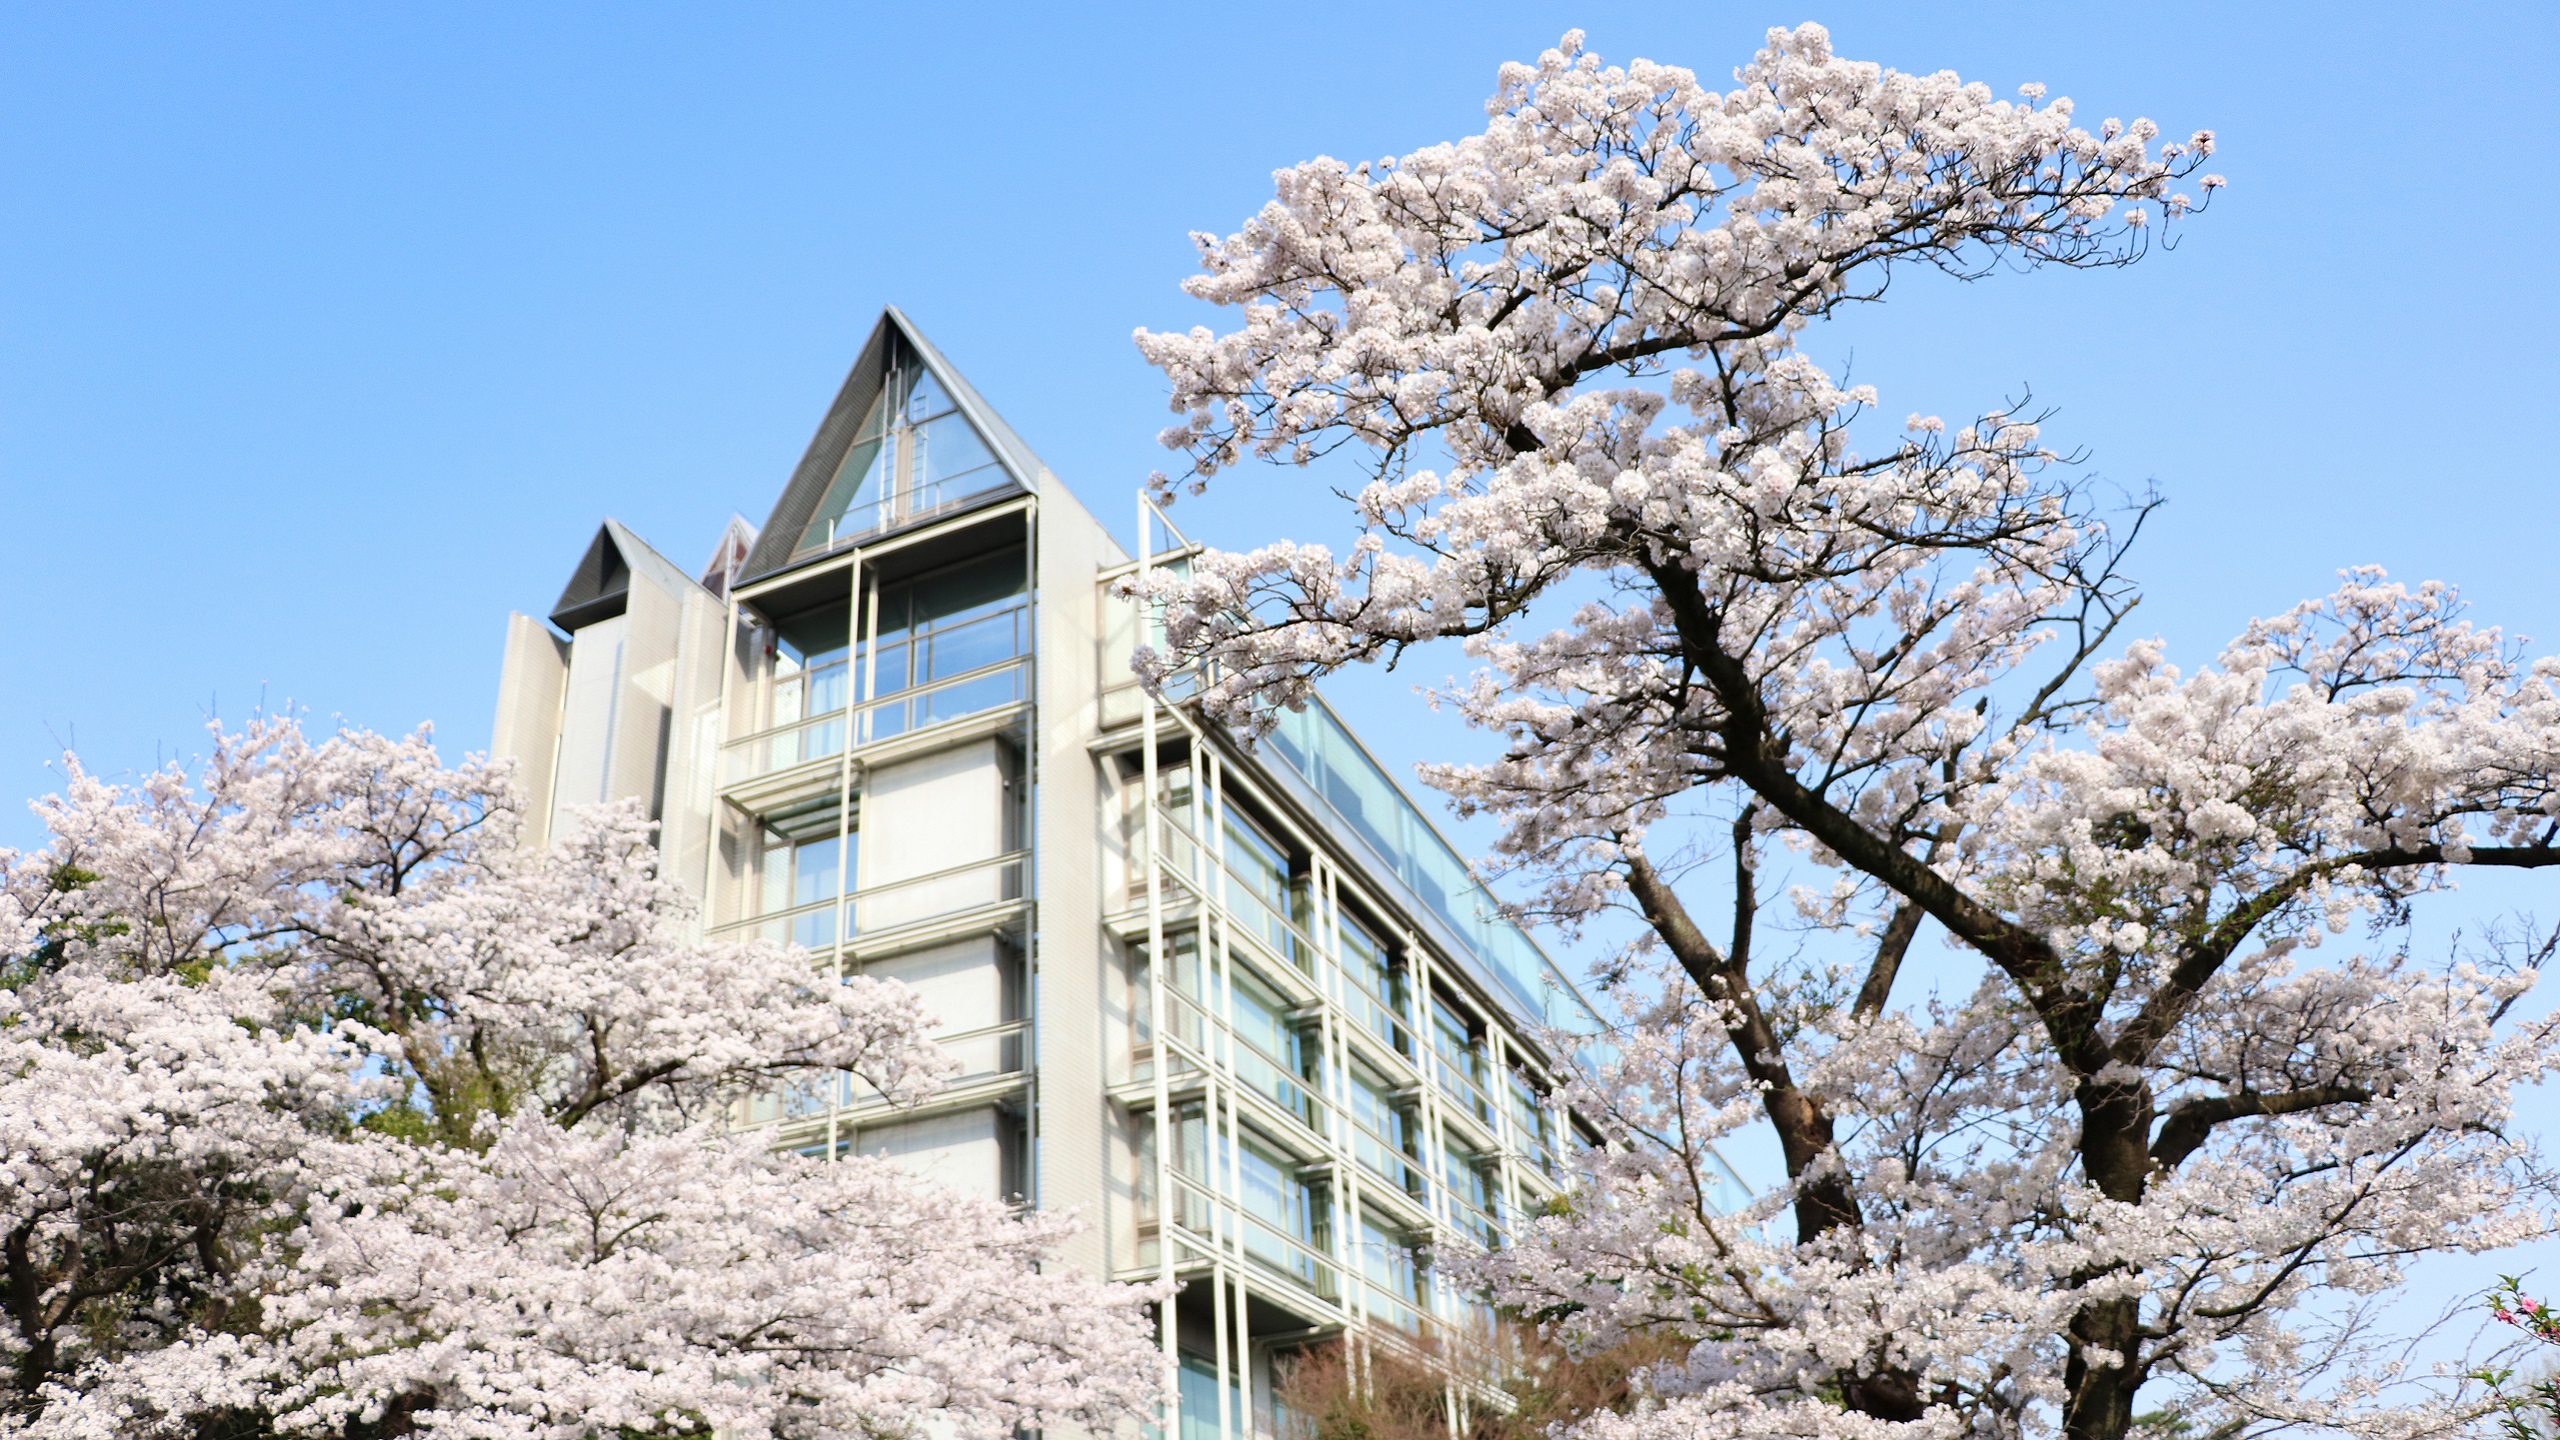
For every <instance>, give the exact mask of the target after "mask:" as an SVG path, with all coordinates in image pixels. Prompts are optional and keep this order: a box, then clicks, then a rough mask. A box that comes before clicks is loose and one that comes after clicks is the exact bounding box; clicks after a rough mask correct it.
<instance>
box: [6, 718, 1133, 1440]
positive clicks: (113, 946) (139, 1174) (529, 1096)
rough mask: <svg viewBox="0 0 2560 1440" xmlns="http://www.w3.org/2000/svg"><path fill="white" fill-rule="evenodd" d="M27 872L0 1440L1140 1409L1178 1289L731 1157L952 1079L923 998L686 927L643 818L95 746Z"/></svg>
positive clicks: (330, 755)
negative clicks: (743, 1113)
mask: <svg viewBox="0 0 2560 1440" xmlns="http://www.w3.org/2000/svg"><path fill="white" fill-rule="evenodd" d="M66 766H67V772H68V773H67V776H66V779H67V782H68V783H67V784H66V786H65V787H64V790H63V793H62V794H61V795H60V796H57V797H55V798H53V799H50V800H47V801H44V802H41V803H40V804H39V805H38V807H37V808H38V811H39V813H40V814H41V815H42V817H43V818H44V820H45V821H46V823H47V826H48V828H49V829H50V830H51V832H52V835H53V842H52V844H51V845H50V846H48V847H47V848H45V849H43V850H39V851H35V852H31V853H27V854H7V855H0V1261H5V1266H6V1271H7V1274H6V1280H7V1285H6V1289H5V1291H4V1292H0V1302H5V1304H4V1305H0V1316H5V1319H0V1364H5V1365H6V1366H7V1367H8V1376H9V1379H8V1383H7V1384H6V1386H5V1387H0V1435H18V1436H26V1437H30V1440H35V1437H64V1440H69V1437H83V1440H86V1437H101V1440H103V1437H110V1436H113V1437H146V1436H161V1435H167V1436H189V1437H193V1436H199V1435H209V1434H223V1435H233V1434H238V1435H250V1434H277V1435H309V1436H341V1437H348V1440H355V1437H373V1436H386V1435H391V1434H428V1435H448V1436H456V1437H484V1436H507V1437H526V1440H531V1437H542V1440H570V1437H584V1436H604V1435H614V1436H620V1435H631V1434H669V1435H690V1434H705V1433H709V1431H710V1429H711V1428H713V1427H716V1428H717V1429H718V1430H719V1431H720V1432H721V1433H723V1434H726V1435H731V1436H740V1437H750V1436H782V1437H794V1440H799V1437H807V1440H819V1437H845V1436H862V1437H879V1436H888V1435H901V1434H917V1435H921V1434H924V1433H926V1431H927V1429H928V1427H930V1426H940V1427H943V1428H945V1429H947V1430H950V1431H953V1432H956V1433H961V1434H967V1435H999V1434H1005V1433H1009V1432H1011V1431H1012V1430H1014V1429H1015V1428H1017V1427H1021V1426H1041V1425H1048V1424H1058V1423H1073V1424H1082V1425H1088V1426H1092V1427H1095V1428H1102V1429H1107V1428H1109V1427H1110V1426H1111V1425H1113V1424H1114V1423H1116V1422H1118V1421H1120V1420H1123V1419H1127V1418H1134V1417H1139V1416H1142V1415H1144V1414H1146V1413H1148V1412H1149V1410H1150V1407H1151V1406H1152V1405H1153V1404H1154V1403H1155V1401H1156V1399H1157V1396H1156V1387H1157V1385H1158V1383H1159V1382H1158V1370H1159V1367H1160V1363H1161V1361H1160V1357H1159V1356H1158V1355H1157V1353H1156V1351H1155V1347H1154V1346H1153V1344H1152V1343H1151V1338H1150V1327H1149V1326H1148V1325H1147V1324H1146V1323H1145V1317H1144V1314H1143V1313H1142V1312H1143V1310H1144V1308H1145V1306H1146V1305H1147V1304H1148V1303H1149V1302H1150V1300H1151V1299H1152V1298H1153V1296H1152V1292H1149V1291H1146V1290H1140V1289H1132V1288H1129V1287H1116V1286H1109V1285H1105V1284H1102V1283H1100V1282H1098V1281H1095V1280H1092V1279H1090V1278H1088V1277H1085V1276H1083V1275H1081V1274H1080V1273H1078V1272H1075V1271H1073V1270H1069V1269H1063V1268H1059V1267H1056V1266H1055V1265H1054V1264H1052V1263H1051V1262H1050V1260H1049V1257H1050V1255H1051V1252H1052V1251H1053V1250H1054V1248H1055V1247H1056V1245H1057V1243H1058V1242H1059V1241H1060V1240H1061V1239H1062V1238H1063V1237H1064V1236H1065V1235H1067V1234H1069V1233H1071V1232H1072V1231H1073V1229H1074V1228H1075V1226H1076V1224H1077V1222H1076V1221H1075V1220H1074V1219H1073V1218H1072V1217H1066V1216H1048V1215H1026V1214H1021V1213H1017V1212H1016V1211H1015V1210H1014V1209H1013V1208H1012V1207H1011V1206H1008V1205H1005V1204H1002V1203H999V1202H997V1201H994V1200H990V1199H980V1198H976V1197H971V1196H967V1195H960V1194H954V1193H948V1192H946V1191H944V1190H942V1189H941V1188H938V1187H936V1186H934V1185H932V1184H930V1183H929V1182H926V1181H924V1180H922V1179H918V1178H915V1177H913V1176H910V1175H908V1174H907V1173H905V1172H903V1171H899V1170H897V1169H894V1168H893V1167H891V1166H889V1165H888V1164H886V1163H885V1162H880V1161H875V1160H846V1161H842V1162H818V1161H811V1160H806V1159H802V1158H800V1157H798V1156H781V1155H772V1154H767V1153H763V1152H762V1151H761V1150H760V1149H758V1148H757V1147H755V1146H752V1145H749V1144H747V1143H744V1142H742V1141H739V1140H735V1139H731V1138H729V1137H727V1136H725V1135H724V1134H722V1133H721V1131H720V1128H719V1118H720V1117H721V1116H722V1115H723V1114H724V1113H725V1111H726V1109H727V1107H728V1105H729V1104H730V1103H731V1102H732V1101H734V1100H736V1099H738V1098H741V1097H743V1096H745V1095H748V1094H751V1093H770V1092H772V1091H775V1090H782V1091H786V1092H787V1091H790V1090H792V1089H794V1088H815V1087H819V1086H827V1085H836V1084H842V1083H845V1081H844V1078H843V1077H844V1076H845V1075H846V1074H847V1073H848V1072H849V1073H851V1074H853V1075H857V1076H859V1077H861V1078H862V1079H863V1080H864V1081H866V1082H868V1083H869V1084H870V1085H871V1086H873V1087H874V1088H876V1089H878V1090H879V1091H881V1092H882V1093H884V1094H886V1095H888V1096H890V1097H892V1098H893V1099H896V1100H902V1101H914V1100H917V1099H921V1098H923V1097H925V1096H927V1095H929V1094H930V1093H931V1092H932V1091H933V1090H934V1089H935V1088H936V1087H937V1086H938V1085H939V1084H940V1083H941V1081H942V1080H943V1078H944V1077H946V1076H947V1075H948V1074H949V1073H950V1072H951V1070H952V1068H953V1064H952V1062H951V1061H950V1060H949V1058H948V1057H947V1056H945V1055H944V1054H943V1053H942V1052H941V1051H939V1050H938V1049H936V1048H935V1047H934V1046H933V1044H932V1043H931V1041H930V1039H929V1038H928V1034H927V1032H928V1029H929V1026H928V1023H927V1021H926V1018H925V1016H924V1015H923V1013H922V1011H921V1009H920V1008H919V1006H918V1004H917V1002H916V998H915V996H914V994H913V993H912V992H910V991H908V990H907V989H906V988H905V987H903V986H900V985H897V984H894V983H890V982H880V981H873V980H862V979H856V980H852V981H847V982H840V981H837V980H835V979H832V978H830V977H829V976H828V975H827V974H826V973H825V972H824V971H823V970H822V969H820V968H818V967H816V966H814V965H813V964H812V962H811V960H810V958H809V957H808V956H807V955H806V954H805V953H801V952H796V951H790V950H786V949H783V948H781V947H778V946H771V945H761V944H731V943H704V942H701V941H697V940H692V939H689V938H687V936H688V935H689V933H690V927H689V926H688V925H687V924H686V923H685V922H686V921H687V919H688V916H687V914H686V912H685V909H684V901H683V898H682V897H681V895H679V894H678V893H677V892H676V891H674V890H673V889H672V888H671V887H669V886H667V885H665V884H663V883H662V882H661V881H660V880H659V879H658V877H657V875H656V868H655V867H656V852H655V850H654V848H653V847H652V845H651V844H650V835H649V826H648V825H647V823H646V822H645V820H644V819H643V818H642V817H641V816H640V815H639V814H638V813H637V812H636V811H635V810H633V809H631V808H629V807H619V808H607V809H602V810H598V811H594V812H590V813H588V814H586V815H583V816H581V817H578V818H577V819H576V821H575V822H574V823H572V824H571V825H570V826H569V827H568V831H567V833H566V835H565V837H564V838H563V839H562V840H561V841H560V843H559V844H558V845H556V846H555V847H554V848H552V849H551V850H549V851H547V852H541V853H536V852H533V851H530V850H527V849H523V848H520V847H519V846H518V845H517V844H516V834H517V808H518V801H517V799H516V795H515V791H514V789H513V786H512V783H511V779H510V776H509V775H508V773H507V772H506V771H505V769H504V768H503V767H492V766H489V765H486V764H483V763H481V762H478V761H473V762H468V763H466V764H464V765H462V766H461V767H459V768H452V769H448V768H446V767H444V766H443V765H441V764H440V763H439V762H438V760H437V759H436V756H435V754H434V751H433V750H432V748H431V747H430V746H429V744H428V743H427V737H426V736H425V734H424V733H423V732H422V733H420V734H418V735H415V736H411V737H409V738H407V739H400V740H394V739H388V738H385V737H381V736H376V735H370V734H363V733H344V734H340V735H337V736H333V737H331V738H329V739H326V740H324V741H321V742H319V743H317V744H314V743H311V742H310V741H308V740H306V739H305V738H304V737H303V735H302V733H301V731H300V729H299V728H298V727H297V726H296V725H295V724H293V723H292V722H290V721H288V720H276V719H267V720H260V721H258V722H255V723H253V724H251V725H250V726H248V727H247V728H245V729H243V730H240V731H237V732H227V731H223V730H220V729H216V730H215V731H214V732H213V734H212V743H211V752H210V755H209V757H208V758H207V760H206V762H205V764H204V766H203V769H202V773H201V775H200V776H198V777H195V778H194V779H192V780H191V779H190V778H189V777H188V776H187V775H185V774H183V773H182V772H180V771H178V770H176V769H174V768H172V769H168V770H163V771H160V772H157V773H154V774H152V775H149V776H147V777H145V778H143V779H142V780H141V781H140V782H138V783H136V784H134V785H131V786H117V785H112V784H108V783H106V782H104V781H102V780H100V779H98V778H96V777H94V776H92V775H90V774H89V773H88V772H87V771H85V770H84V769H82V768H81V767H80V766H79V764H78V762H77V761H76V760H70V761H67V762H66Z"/></svg>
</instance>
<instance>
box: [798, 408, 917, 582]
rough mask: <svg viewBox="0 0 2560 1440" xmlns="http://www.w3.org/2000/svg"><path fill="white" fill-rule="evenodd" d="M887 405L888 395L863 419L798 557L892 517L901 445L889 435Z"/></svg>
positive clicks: (806, 532) (803, 537)
mask: <svg viewBox="0 0 2560 1440" xmlns="http://www.w3.org/2000/svg"><path fill="white" fill-rule="evenodd" d="M886 401H887V397H886V396H882V397H880V398H879V399H876V400H873V401H872V402H871V411H870V413H869V414H868V415H866V416H865V417H864V418H863V421H862V428H861V429H860V430H859V431H857V432H856V434H855V438H854V443H853V445H852V446H851V447H850V448H848V449H847V450H846V451H845V456H844V460H843V461H842V462H841V463H840V464H838V465H837V466H836V473H835V475H834V477H833V478H831V479H830V480H829V481H828V482H827V490H826V493H825V494H824V495H822V496H820V497H819V499H818V508H817V509H816V510H814V511H812V512H811V513H810V516H809V526H808V528H807V529H806V530H804V531H802V532H801V535H800V543H799V545H798V546H797V547H795V553H806V552H808V551H811V550H820V549H824V548H825V547H826V546H828V545H829V544H831V543H833V542H834V541H835V540H836V539H838V538H839V537H841V536H846V535H855V534H859V533H861V532H863V531H865V530H872V529H876V528H878V527H879V526H880V525H881V524H882V523H884V522H885V521H886V520H887V519H888V518H889V517H888V514H887V511H886V509H885V506H886V504H887V502H888V499H889V491H890V488H891V487H890V484H889V479H890V476H889V471H890V467H891V465H892V464H893V463H894V461H895V458H896V455H897V446H896V443H895V441H894V440H893V439H892V438H891V437H889V436H888V435H887V434H886V433H885V432H886V430H887V428H888V414H889V406H888V404H887V403H886Z"/></svg>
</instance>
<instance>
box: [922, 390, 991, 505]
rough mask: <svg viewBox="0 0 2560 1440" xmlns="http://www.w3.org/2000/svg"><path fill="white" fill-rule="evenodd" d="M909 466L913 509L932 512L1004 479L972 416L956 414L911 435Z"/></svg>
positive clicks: (927, 424)
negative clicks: (939, 506) (942, 505)
mask: <svg viewBox="0 0 2560 1440" xmlns="http://www.w3.org/2000/svg"><path fill="white" fill-rule="evenodd" d="M907 447H908V450H909V452H910V453H911V454H912V455H913V456H914V458H913V459H912V460H911V461H909V462H908V463H909V464H910V466H911V467H912V469H911V471H910V473H911V474H912V475H913V477H914V481H913V485H912V487H911V488H912V489H913V490H914V492H915V494H914V498H913V499H912V500H911V501H910V503H909V508H911V509H917V510H925V509H930V508H932V507H933V506H936V505H940V504H943V503H945V502H947V501H952V500H958V499H962V498H964V497H966V496H969V495H974V494H976V493H977V492H978V491H980V490H983V489H986V488H987V487H988V486H990V485H993V484H995V483H996V482H997V481H999V480H1002V479H1003V478H1004V472H1003V471H1002V470H1001V469H999V468H998V467H997V465H996V456H995V452H994V451H993V450H990V449H988V448H987V442H986V441H984V440H982V439H980V438H979V436H978V432H977V429H976V427H974V426H972V425H971V424H970V423H969V417H967V416H965V415H961V414H958V413H957V412H954V413H952V414H949V415H945V416H943V417H942V418H941V419H939V420H933V421H929V422H927V423H925V424H922V425H919V426H917V427H916V428H915V429H914V430H912V431H910V432H908V439H907Z"/></svg>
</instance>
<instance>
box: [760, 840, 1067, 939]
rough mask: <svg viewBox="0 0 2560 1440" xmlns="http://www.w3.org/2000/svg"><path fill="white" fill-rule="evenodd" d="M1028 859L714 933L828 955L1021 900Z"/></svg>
mask: <svg viewBox="0 0 2560 1440" xmlns="http://www.w3.org/2000/svg"><path fill="white" fill-rule="evenodd" d="M1028 859H1029V855H1028V853H1027V852H1025V851H1021V850H1015V851H1012V852H1010V853H1008V854H1003V855H996V856H992V857H990V858H988V859H985V860H973V861H970V862H969V863H967V864H965V865H955V866H952V867H951V868H949V869H947V870H936V871H933V872H931V873H929V874H924V875H914V876H909V877H907V878H905V879H902V880H896V881H892V882H889V883H887V884H884V885H866V886H864V887H863V888H861V889H859V890H856V891H854V892H853V893H852V894H851V895H845V896H835V897H830V898H828V899H825V900H818V901H813V902H811V903H809V904H806V905H797V906H794V907H792V908H791V909H788V910H776V911H773V912H771V913H769V914H764V915H757V916H754V917H751V918H749V919H745V920H734V921H731V922H730V923H728V924H726V925H716V926H713V927H712V929H711V934H712V935H713V936H714V937H715V938H718V939H723V940H742V939H754V940H771V941H774V942H775V943H777V944H784V945H798V946H801V947H802V948H804V949H810V950H823V949H826V948H827V947H829V946H832V945H834V944H835V943H836V942H837V940H838V938H839V936H841V937H842V938H845V939H851V938H853V937H855V936H858V935H876V934H879V933H881V932H883V931H888V930H895V929H899V928H901V927H904V926H908V925H915V924H920V923H922V922H924V921H927V920H934V919H939V918H941V917H942V916H945V915H956V914H959V913H961V912H963V911H967V910H976V909H980V908H983V907H985V906H989V905H1000V904H1006V903H1009V902H1012V901H1016V900H1020V899H1021V898H1022V896H1023V883H1022V882H1023V868H1024V865H1025V863H1026V862H1027V861H1028Z"/></svg>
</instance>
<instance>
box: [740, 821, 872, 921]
mask: <svg viewBox="0 0 2560 1440" xmlns="http://www.w3.org/2000/svg"><path fill="white" fill-rule="evenodd" d="M859 838H860V837H858V836H837V835H823V836H819V837H817V838H814V839H801V840H793V839H791V838H789V837H788V836H785V835H783V834H781V833H780V832H768V833H767V837H766V841H765V850H764V860H763V873H762V875H761V876H760V877H759V878H760V883H759V886H758V889H759V892H760V893H759V894H758V896H757V899H758V902H759V903H758V905H757V912H758V913H759V914H766V915H774V914H780V913H782V912H784V911H788V910H797V909H799V908H800V907H802V906H805V905H820V906H822V908H819V909H815V910H811V911H809V912H808V913H805V914H800V915H794V916H792V917H791V922H790V934H789V936H788V938H789V940H790V942H791V943H792V944H794V945H805V946H808V947H810V948H812V949H814V948H817V947H819V946H824V945H832V944H834V943H835V939H836V909H837V907H836V906H833V905H823V902H825V901H829V900H833V899H835V898H836V897H837V895H838V893H839V892H838V882H839V880H840V879H842V878H843V877H845V876H848V875H850V874H851V873H852V870H853V861H854V851H853V845H854V842H855V841H857V840H858V839H859Z"/></svg>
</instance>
